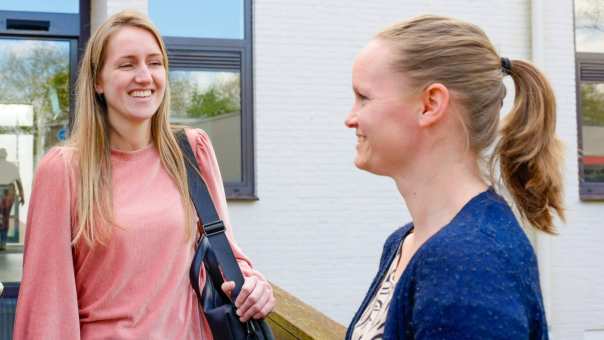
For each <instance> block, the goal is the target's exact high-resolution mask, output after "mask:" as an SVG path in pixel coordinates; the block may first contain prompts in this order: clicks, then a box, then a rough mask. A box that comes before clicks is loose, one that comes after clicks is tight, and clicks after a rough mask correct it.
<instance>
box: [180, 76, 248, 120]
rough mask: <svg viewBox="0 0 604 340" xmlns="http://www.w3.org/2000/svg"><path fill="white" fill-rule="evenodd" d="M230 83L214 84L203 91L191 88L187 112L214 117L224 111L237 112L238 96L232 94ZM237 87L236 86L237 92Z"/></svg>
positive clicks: (196, 115) (193, 114)
mask: <svg viewBox="0 0 604 340" xmlns="http://www.w3.org/2000/svg"><path fill="white" fill-rule="evenodd" d="M225 84H226V85H229V86H230V83H224V84H214V85H211V86H210V87H208V89H207V90H206V91H204V92H201V91H199V90H198V89H194V90H193V94H192V95H191V100H190V104H189V107H188V108H187V113H188V114H189V115H190V116H191V117H196V118H200V117H215V116H218V115H221V114H225V113H232V112H239V110H240V105H239V96H238V95H237V96H235V95H234V94H233V92H234V91H233V90H232V87H229V86H225ZM238 90H239V88H237V94H238Z"/></svg>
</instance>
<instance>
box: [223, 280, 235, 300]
mask: <svg viewBox="0 0 604 340" xmlns="http://www.w3.org/2000/svg"><path fill="white" fill-rule="evenodd" d="M220 288H221V289H222V291H223V292H224V293H225V294H226V295H227V296H229V297H230V296H231V292H232V291H233V289H235V282H234V281H225V282H223V283H222V285H221V286H220Z"/></svg>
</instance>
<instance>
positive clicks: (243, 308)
mask: <svg viewBox="0 0 604 340" xmlns="http://www.w3.org/2000/svg"><path fill="white" fill-rule="evenodd" d="M263 294H264V287H263V285H262V284H256V285H255V286H254V290H252V292H251V293H250V294H249V295H248V296H247V298H246V299H245V300H244V301H243V302H242V303H241V305H240V306H239V307H238V308H237V312H238V313H237V315H239V316H244V315H246V314H247V313H248V310H249V309H250V308H251V307H252V306H254V305H256V304H257V303H258V301H260V298H262V295H263ZM257 311H258V310H255V311H254V313H255V312H257Z"/></svg>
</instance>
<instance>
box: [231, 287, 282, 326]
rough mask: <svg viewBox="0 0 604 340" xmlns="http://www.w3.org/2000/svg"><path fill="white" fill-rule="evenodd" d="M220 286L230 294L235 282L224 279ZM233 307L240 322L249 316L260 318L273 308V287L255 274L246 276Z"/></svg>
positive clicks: (246, 319) (249, 317)
mask: <svg viewBox="0 0 604 340" xmlns="http://www.w3.org/2000/svg"><path fill="white" fill-rule="evenodd" d="M221 288H222V290H223V291H224V292H225V293H226V294H227V295H228V296H231V292H232V291H233V289H234V288H235V282H233V281H226V282H224V283H223V284H222V287H221ZM235 307H236V308H237V315H239V320H241V322H246V321H248V320H249V319H251V318H254V319H262V318H264V317H266V316H267V315H268V313H270V312H271V311H272V310H273V308H275V297H274V296H273V288H272V287H271V285H270V283H268V282H267V281H264V280H260V279H258V278H257V277H255V276H250V277H246V278H245V282H244V283H243V287H241V292H239V296H237V300H236V301H235Z"/></svg>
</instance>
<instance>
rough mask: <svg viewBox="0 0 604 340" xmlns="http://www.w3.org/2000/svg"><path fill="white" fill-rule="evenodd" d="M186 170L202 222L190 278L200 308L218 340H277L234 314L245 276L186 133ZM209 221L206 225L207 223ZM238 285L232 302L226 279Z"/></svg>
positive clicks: (262, 324) (182, 140)
mask: <svg viewBox="0 0 604 340" xmlns="http://www.w3.org/2000/svg"><path fill="white" fill-rule="evenodd" d="M176 139H177V141H178V144H179V145H180V149H181V150H182V153H183V156H184V159H185V164H186V167H187V177H188V185H189V193H190V195H191V200H192V201H193V205H194V206H195V210H196V211H197V216H198V217H199V220H200V221H203V222H204V223H203V225H202V224H201V223H199V224H198V227H199V228H200V229H203V230H200V237H199V240H198V241H197V248H196V250H195V256H194V257H193V263H192V264H191V270H190V271H189V278H190V280H191V285H192V286H193V290H195V294H196V295H197V299H198V301H199V305H200V307H202V310H203V313H204V314H205V316H206V319H207V320H208V324H209V325H210V329H211V331H212V335H213V337H214V339H215V340H274V336H273V333H272V331H271V329H270V327H269V325H268V323H267V322H266V321H265V320H255V319H250V320H248V321H246V322H241V321H240V320H239V316H237V314H236V313H235V305H234V304H233V302H232V301H235V300H236V299H237V296H238V295H239V292H240V291H241V287H242V286H243V281H244V279H243V275H242V274H241V270H240V269H239V266H238V265H237V261H236V260H235V256H234V255H233V250H232V249H231V246H230V244H229V241H228V239H227V237H226V235H225V228H224V223H223V222H222V221H221V220H220V218H219V217H218V214H217V213H216V209H215V207H214V204H213V202H212V199H211V197H210V194H209V192H208V188H207V187H206V184H205V183H204V181H203V179H202V178H201V176H200V175H199V174H200V172H199V167H198V165H197V161H196V159H195V155H194V154H193V150H192V149H191V145H190V144H189V141H188V139H187V136H186V134H185V132H184V131H180V132H179V133H177V134H176ZM206 221H207V223H206ZM202 264H203V265H204V266H205V268H206V274H207V275H206V283H205V286H204V288H203V292H201V291H200V289H199V274H200V272H201V266H202ZM221 269H222V273H223V274H224V277H226V278H227V279H228V280H231V281H234V282H235V288H234V289H233V291H232V292H231V295H232V301H231V299H229V297H228V296H227V295H226V294H225V293H224V292H223V291H222V289H221V288H220V287H221V285H222V283H223V282H224V279H223V275H222V274H221Z"/></svg>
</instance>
